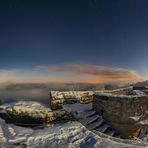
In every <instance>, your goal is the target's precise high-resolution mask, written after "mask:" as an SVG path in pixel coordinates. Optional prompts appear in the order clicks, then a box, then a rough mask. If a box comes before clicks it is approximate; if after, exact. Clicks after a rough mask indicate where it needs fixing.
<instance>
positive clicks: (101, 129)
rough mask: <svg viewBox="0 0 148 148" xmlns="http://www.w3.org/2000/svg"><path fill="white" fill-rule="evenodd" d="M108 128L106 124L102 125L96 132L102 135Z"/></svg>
mask: <svg viewBox="0 0 148 148" xmlns="http://www.w3.org/2000/svg"><path fill="white" fill-rule="evenodd" d="M109 127H110V126H109V125H108V124H106V123H104V124H102V125H101V126H100V127H99V128H96V129H95V130H96V131H99V132H101V133H104V132H105V131H106V130H107V129H108V128H109Z"/></svg>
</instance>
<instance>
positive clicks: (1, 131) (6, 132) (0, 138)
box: [0, 119, 16, 143]
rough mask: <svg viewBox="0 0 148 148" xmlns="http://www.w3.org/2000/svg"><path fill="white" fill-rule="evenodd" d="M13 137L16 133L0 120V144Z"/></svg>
mask: <svg viewBox="0 0 148 148" xmlns="http://www.w3.org/2000/svg"><path fill="white" fill-rule="evenodd" d="M15 136H16V133H15V131H14V129H13V128H12V127H11V125H8V124H6V123H5V121H4V120H2V119H0V143H6V142H8V141H9V140H11V139H13V138H14V137H15Z"/></svg>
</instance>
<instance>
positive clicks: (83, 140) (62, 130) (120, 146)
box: [0, 101, 148, 148]
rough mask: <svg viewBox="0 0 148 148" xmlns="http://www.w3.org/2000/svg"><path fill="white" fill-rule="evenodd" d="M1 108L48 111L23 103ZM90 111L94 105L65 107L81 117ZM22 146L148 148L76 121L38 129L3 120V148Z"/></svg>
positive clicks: (0, 139) (0, 138) (0, 128)
mask: <svg viewBox="0 0 148 148" xmlns="http://www.w3.org/2000/svg"><path fill="white" fill-rule="evenodd" d="M2 107H3V108H5V107H6V108H11V107H15V108H18V109H19V108H20V109H22V108H23V109H32V110H34V109H35V110H36V109H39V110H42V109H43V110H48V109H49V108H48V107H47V106H46V105H44V104H40V103H38V102H22V101H21V102H17V103H11V104H4V105H3V106H2ZM91 108H92V104H79V103H78V104H69V105H64V109H66V110H68V111H73V112H75V111H77V113H78V114H77V117H78V118H82V117H84V114H83V113H84V111H86V110H90V109H91ZM49 110H50V109H49ZM21 145H25V146H27V148H127V147H129V148H148V146H146V145H145V146H140V145H138V144H137V145H133V144H127V143H126V142H122V140H117V139H116V140H114V139H111V138H107V137H100V136H99V135H96V134H95V133H93V132H91V131H89V130H88V129H87V128H86V127H85V126H83V125H82V124H81V123H80V122H76V121H73V122H67V123H61V124H54V125H47V126H43V127H38V128H37V127H36V128H25V127H20V126H16V125H14V124H6V123H5V121H4V120H3V119H0V147H2V148H9V147H10V148H13V147H14V148H15V147H16V148H17V147H18V148H20V147H21Z"/></svg>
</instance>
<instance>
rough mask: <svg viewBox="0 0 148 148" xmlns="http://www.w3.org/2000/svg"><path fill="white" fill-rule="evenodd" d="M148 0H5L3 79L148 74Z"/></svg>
mask: <svg viewBox="0 0 148 148" xmlns="http://www.w3.org/2000/svg"><path fill="white" fill-rule="evenodd" d="M147 61H148V1H147V0H40V1H39V0H1V1H0V76H1V79H0V80H1V81H2V82H3V81H8V80H9V81H10V80H12V81H16V80H17V81H25V80H28V81H32V82H34V81H37V82H38V81H43V80H44V81H46V80H49V81H50V80H52V81H58V82H63V81H64V82H65V81H71V80H72V81H76V82H78V81H80V82H94V83H95V82H97V83H99V82H111V81H115V80H116V78H117V79H118V81H120V80H122V81H124V80H131V79H133V80H139V79H141V78H147V76H148V70H147Z"/></svg>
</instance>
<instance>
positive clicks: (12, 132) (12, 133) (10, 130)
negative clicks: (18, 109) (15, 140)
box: [8, 125, 16, 137]
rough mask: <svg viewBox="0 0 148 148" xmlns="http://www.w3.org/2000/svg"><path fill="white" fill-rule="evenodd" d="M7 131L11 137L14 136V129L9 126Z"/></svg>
mask: <svg viewBox="0 0 148 148" xmlns="http://www.w3.org/2000/svg"><path fill="white" fill-rule="evenodd" d="M8 130H9V132H10V134H11V135H12V136H13V137H14V136H16V133H15V131H14V129H13V128H12V127H11V126H10V125H8Z"/></svg>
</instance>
